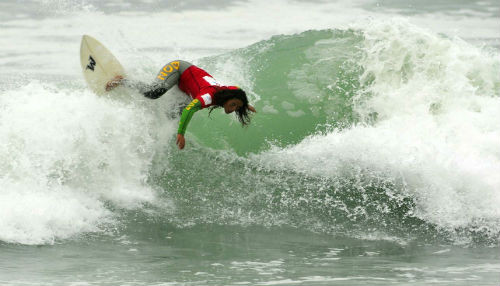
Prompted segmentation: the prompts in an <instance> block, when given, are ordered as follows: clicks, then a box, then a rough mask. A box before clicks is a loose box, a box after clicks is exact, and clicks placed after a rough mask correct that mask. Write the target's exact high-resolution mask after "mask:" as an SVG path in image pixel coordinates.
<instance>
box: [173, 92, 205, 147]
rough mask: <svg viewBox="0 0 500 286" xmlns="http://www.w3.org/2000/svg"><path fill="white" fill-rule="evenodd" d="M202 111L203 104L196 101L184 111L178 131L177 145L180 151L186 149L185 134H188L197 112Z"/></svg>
mask: <svg viewBox="0 0 500 286" xmlns="http://www.w3.org/2000/svg"><path fill="white" fill-rule="evenodd" d="M200 109H201V102H200V101H199V100H198V99H194V100H193V101H191V103H189V104H188V106H186V108H184V110H183V111H182V115H181V119H180V121H179V129H177V145H179V149H182V148H184V134H185V133H186V129H187V126H188V124H189V121H191V118H192V117H193V115H194V114H195V112H196V111H198V110H200Z"/></svg>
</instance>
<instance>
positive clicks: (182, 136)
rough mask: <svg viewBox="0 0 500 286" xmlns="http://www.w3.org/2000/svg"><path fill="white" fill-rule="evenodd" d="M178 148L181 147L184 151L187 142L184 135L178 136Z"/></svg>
mask: <svg viewBox="0 0 500 286" xmlns="http://www.w3.org/2000/svg"><path fill="white" fill-rule="evenodd" d="M176 144H177V146H179V149H181V150H182V149H184V145H185V144H186V140H184V135H182V134H177V142H176Z"/></svg>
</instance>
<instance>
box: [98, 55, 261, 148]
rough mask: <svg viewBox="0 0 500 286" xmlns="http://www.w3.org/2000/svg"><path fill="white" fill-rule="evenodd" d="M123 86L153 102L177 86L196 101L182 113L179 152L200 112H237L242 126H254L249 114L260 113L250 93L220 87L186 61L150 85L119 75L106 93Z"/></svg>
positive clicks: (168, 66) (174, 63)
mask: <svg viewBox="0 0 500 286" xmlns="http://www.w3.org/2000/svg"><path fill="white" fill-rule="evenodd" d="M120 84H123V85H126V86H129V87H133V88H136V89H138V90H139V92H141V93H142V94H143V95H144V96H145V97H147V98H151V99H157V98H159V97H160V96H162V95H163V94H165V93H166V92H167V91H168V90H169V89H171V88H172V87H173V86H174V85H175V84H177V85H178V87H179V89H180V90H182V91H183V92H184V93H186V94H187V95H188V96H190V97H191V98H192V99H193V100H192V101H191V103H189V104H188V105H187V106H186V107H185V108H184V110H183V111H182V115H181V119H180V121H179V129H178V130H177V142H176V143H177V146H178V147H179V149H183V148H184V145H185V139H184V134H185V133H186V128H187V126H188V124H189V121H190V120H191V118H192V117H193V115H194V113H195V112H197V111H198V110H201V109H204V108H207V107H210V112H212V111H213V110H214V109H215V108H220V107H222V108H224V112H225V113H226V114H230V113H233V112H235V113H236V116H237V117H238V120H239V121H240V123H241V125H242V126H245V125H248V124H249V123H250V116H249V111H252V112H256V110H255V108H254V107H253V106H251V105H250V104H248V98H247V96H246V93H245V91H243V90H242V89H241V88H239V87H237V86H223V85H220V84H219V83H218V82H217V81H216V80H215V79H214V78H213V77H212V76H211V75H210V74H208V73H207V72H206V71H204V70H203V69H201V68H199V67H197V66H195V65H193V64H191V63H189V62H186V61H182V60H176V61H171V62H169V63H168V64H166V65H165V66H164V67H163V68H162V69H161V70H160V72H159V73H158V75H157V76H156V79H155V81H154V82H153V83H152V84H150V85H147V84H144V83H141V82H131V81H130V80H127V79H124V78H123V77H122V76H117V77H115V78H114V79H113V80H111V81H110V82H108V83H107V84H106V91H109V90H111V89H113V88H115V87H116V86H118V85H120ZM209 114H210V113H209Z"/></svg>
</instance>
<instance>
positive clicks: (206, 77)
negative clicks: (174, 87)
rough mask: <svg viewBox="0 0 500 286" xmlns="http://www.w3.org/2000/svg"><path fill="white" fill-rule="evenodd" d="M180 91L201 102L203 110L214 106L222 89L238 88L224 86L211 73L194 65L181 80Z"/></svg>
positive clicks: (184, 73) (185, 72)
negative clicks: (215, 97)
mask: <svg viewBox="0 0 500 286" xmlns="http://www.w3.org/2000/svg"><path fill="white" fill-rule="evenodd" d="M178 86H179V89H180V90H182V91H183V92H185V93H187V94H188V95H189V96H191V97H192V98H193V99H198V100H199V101H200V102H201V108H206V107H209V106H212V105H214V94H215V93H216V92H217V91H218V90H221V89H237V88H238V87H237V86H222V85H220V83H218V82H217V81H216V80H215V79H214V78H213V77H212V76H211V75H210V74H209V73H207V72H206V71H204V70H202V69H200V68H199V67H197V66H195V65H192V66H190V67H189V68H187V69H186V70H185V71H184V72H183V73H182V74H181V77H180V79H179V83H178Z"/></svg>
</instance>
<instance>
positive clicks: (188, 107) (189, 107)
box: [186, 99, 198, 110]
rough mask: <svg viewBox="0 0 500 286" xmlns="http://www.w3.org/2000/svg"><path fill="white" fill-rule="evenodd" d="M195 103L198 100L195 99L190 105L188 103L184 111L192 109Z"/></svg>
mask: <svg viewBox="0 0 500 286" xmlns="http://www.w3.org/2000/svg"><path fill="white" fill-rule="evenodd" d="M196 103H198V99H195V100H193V101H191V103H190V104H189V105H188V106H186V110H191V108H192V107H193V106H194V105H195V104H196Z"/></svg>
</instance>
